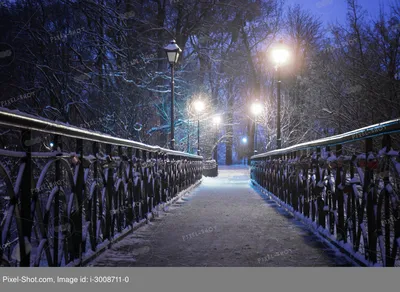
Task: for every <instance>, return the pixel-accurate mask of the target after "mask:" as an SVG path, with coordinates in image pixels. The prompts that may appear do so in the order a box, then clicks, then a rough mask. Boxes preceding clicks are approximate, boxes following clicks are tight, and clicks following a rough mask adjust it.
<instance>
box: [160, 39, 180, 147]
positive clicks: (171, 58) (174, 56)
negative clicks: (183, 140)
mask: <svg viewBox="0 0 400 292" xmlns="http://www.w3.org/2000/svg"><path fill="white" fill-rule="evenodd" d="M164 50H165V53H166V54H167V58H168V62H169V64H170V65H171V147H170V148H171V150H174V148H175V123H174V119H175V117H174V68H175V64H176V63H177V62H178V59H179V56H180V54H181V53H182V50H181V49H180V48H179V46H178V45H177V44H176V41H175V40H172V41H171V42H170V43H169V45H168V46H166V47H165V48H164Z"/></svg>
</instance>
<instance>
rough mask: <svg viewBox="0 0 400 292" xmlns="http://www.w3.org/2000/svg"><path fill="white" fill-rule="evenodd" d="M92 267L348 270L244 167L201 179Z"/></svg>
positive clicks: (344, 262) (96, 261)
mask: <svg viewBox="0 0 400 292" xmlns="http://www.w3.org/2000/svg"><path fill="white" fill-rule="evenodd" d="M90 265H91V266H118V267H121V266H125V267H126V266H132V267H134V266H174V267H182V266H224V267H226V266H229V267H232V266H236V267H237V266H253V267H261V266H274V267H282V266H308V267H312V266H350V264H349V263H348V262H347V261H346V260H345V259H344V258H343V257H342V256H340V255H339V254H335V252H334V251H332V250H329V249H328V248H326V247H325V246H324V245H323V244H322V243H321V242H320V241H319V240H318V238H316V236H314V235H313V234H312V233H310V232H309V231H308V230H307V229H306V228H305V227H303V225H302V224H301V223H300V222H298V221H296V220H295V219H294V218H292V217H291V216H290V215H288V214H287V213H286V212H285V211H284V210H283V209H281V208H280V207H279V206H277V205H276V204H275V203H274V202H272V201H266V200H265V199H263V198H262V197H261V196H260V195H259V194H258V193H257V192H256V191H255V190H254V189H253V188H252V187H251V186H250V184H249V170H248V169H247V168H245V167H243V166H235V167H221V169H220V174H219V176H218V177H217V178H203V182H202V184H201V185H200V186H199V187H197V188H196V189H194V190H193V191H192V192H191V194H189V195H187V196H185V197H184V198H183V199H180V200H178V201H177V202H176V203H175V204H173V205H172V206H170V207H169V208H168V209H167V211H166V212H165V213H162V214H160V216H159V218H156V219H155V221H153V222H151V223H150V224H148V225H146V226H144V227H142V228H140V229H139V230H136V231H135V232H134V233H133V234H131V235H129V236H128V237H127V238H125V239H123V240H122V241H121V242H119V243H117V244H115V245H113V246H112V248H111V249H109V250H107V251H106V252H105V253H103V254H102V255H100V256H99V257H98V258H97V259H96V260H94V261H93V262H92V263H91V264H90Z"/></svg>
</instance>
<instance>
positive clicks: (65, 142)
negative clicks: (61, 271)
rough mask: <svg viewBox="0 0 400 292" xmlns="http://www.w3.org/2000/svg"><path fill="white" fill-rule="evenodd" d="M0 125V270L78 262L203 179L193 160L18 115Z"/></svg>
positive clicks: (2, 112) (3, 117)
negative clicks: (1, 266)
mask: <svg viewBox="0 0 400 292" xmlns="http://www.w3.org/2000/svg"><path fill="white" fill-rule="evenodd" d="M0 127H2V129H1V131H2V135H1V136H0V137H1V140H0V143H2V144H1V146H2V148H3V149H0V160H1V161H0V259H1V263H2V265H6V266H64V265H71V263H73V264H75V263H77V264H78V265H79V263H82V258H84V257H85V256H86V255H87V254H91V253H92V254H93V253H95V252H96V251H98V250H99V247H101V246H104V245H107V244H110V243H111V242H112V241H113V240H115V239H116V238H118V236H120V235H121V234H123V233H124V232H126V231H127V230H131V229H132V228H133V227H134V226H135V224H138V222H141V223H142V222H143V221H145V220H147V219H148V217H149V215H150V214H151V212H155V208H156V207H157V206H160V204H162V203H163V202H166V201H168V200H169V199H171V198H172V197H174V196H176V194H177V193H178V192H179V191H181V190H183V189H185V188H187V187H189V186H191V185H193V184H195V183H196V182H197V181H199V180H200V179H201V176H202V167H203V166H202V157H200V156H196V155H191V154H187V153H183V152H177V151H171V150H167V149H162V148H160V147H153V146H148V145H145V144H141V143H137V142H134V141H130V140H125V139H120V138H115V137H112V136H109V135H104V134H102V133H98V132H93V131H88V130H85V129H82V128H77V127H72V126H69V125H66V124H62V123H58V122H51V121H48V120H43V119H38V118H35V117H33V116H30V115H26V114H22V113H20V112H14V111H9V110H6V109H0ZM157 208H158V207H157ZM141 223H140V224H141Z"/></svg>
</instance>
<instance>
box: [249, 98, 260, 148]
mask: <svg viewBox="0 0 400 292" xmlns="http://www.w3.org/2000/svg"><path fill="white" fill-rule="evenodd" d="M251 112H252V114H253V115H254V155H256V154H257V117H258V116H259V115H260V114H261V112H262V105H261V104H260V103H259V102H258V101H256V102H254V103H253V104H252V105H251Z"/></svg>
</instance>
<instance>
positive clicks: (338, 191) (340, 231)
mask: <svg viewBox="0 0 400 292" xmlns="http://www.w3.org/2000/svg"><path fill="white" fill-rule="evenodd" d="M341 155H342V145H336V158H337V160H336V177H335V193H334V197H333V210H334V211H335V210H336V200H337V207H338V209H337V212H338V225H337V227H336V236H337V239H338V240H339V241H340V240H343V241H344V242H345V243H346V242H347V235H346V230H345V228H344V196H343V189H342V188H339V186H340V185H341V184H342V183H343V182H342V171H343V168H342V165H340V164H339V159H338V158H339V157H340V156H341ZM349 207H350V205H348V206H347V208H349Z"/></svg>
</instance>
